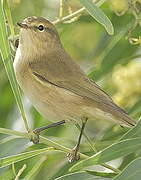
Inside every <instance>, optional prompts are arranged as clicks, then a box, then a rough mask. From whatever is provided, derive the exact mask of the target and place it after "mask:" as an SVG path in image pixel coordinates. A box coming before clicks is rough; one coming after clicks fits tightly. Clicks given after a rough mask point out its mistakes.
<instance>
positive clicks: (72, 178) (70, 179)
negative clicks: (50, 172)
mask: <svg viewBox="0 0 141 180" xmlns="http://www.w3.org/2000/svg"><path fill="white" fill-rule="evenodd" d="M77 179H81V180H110V179H109V178H100V177H96V176H94V175H91V174H88V173H87V172H85V171H81V172H77V173H70V174H67V175H64V176H61V177H59V178H56V179H55V180H77Z"/></svg>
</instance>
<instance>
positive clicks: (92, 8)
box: [80, 0, 114, 35]
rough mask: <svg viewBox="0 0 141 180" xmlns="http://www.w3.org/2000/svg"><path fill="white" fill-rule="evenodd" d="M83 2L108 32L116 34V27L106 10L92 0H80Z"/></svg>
mask: <svg viewBox="0 0 141 180" xmlns="http://www.w3.org/2000/svg"><path fill="white" fill-rule="evenodd" d="M80 2H81V4H83V6H84V7H85V8H86V10H87V11H88V13H89V14H90V15H91V16H92V17H93V18H94V19H95V20H96V21H97V22H99V23H100V24H101V25H102V26H104V28H105V29H106V31H107V32H108V34H110V35H113V34H114V28H113V25H112V23H111V21H110V20H109V18H108V17H107V16H106V15H105V14H104V12H103V11H102V10H101V9H100V8H98V7H97V6H96V5H95V4H94V3H93V2H92V1H91V0H80Z"/></svg>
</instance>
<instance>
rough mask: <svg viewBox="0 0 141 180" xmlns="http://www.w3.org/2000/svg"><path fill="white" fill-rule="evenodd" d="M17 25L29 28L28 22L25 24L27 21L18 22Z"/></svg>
mask: <svg viewBox="0 0 141 180" xmlns="http://www.w3.org/2000/svg"><path fill="white" fill-rule="evenodd" d="M17 25H18V26H20V28H24V29H27V28H28V26H27V24H25V23H20V22H17Z"/></svg>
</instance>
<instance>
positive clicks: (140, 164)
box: [113, 158, 141, 180]
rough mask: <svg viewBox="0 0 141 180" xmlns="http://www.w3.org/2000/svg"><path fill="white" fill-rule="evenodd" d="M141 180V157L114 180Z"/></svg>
mask: <svg viewBox="0 0 141 180" xmlns="http://www.w3.org/2000/svg"><path fill="white" fill-rule="evenodd" d="M121 179H124V180H133V179H134V180H140V179H141V158H138V159H135V160H134V161H132V162H131V163H130V164H129V165H128V166H127V167H126V168H125V169H124V170H123V171H122V172H121V174H119V175H118V176H116V177H115V178H114V179H113V180H121Z"/></svg>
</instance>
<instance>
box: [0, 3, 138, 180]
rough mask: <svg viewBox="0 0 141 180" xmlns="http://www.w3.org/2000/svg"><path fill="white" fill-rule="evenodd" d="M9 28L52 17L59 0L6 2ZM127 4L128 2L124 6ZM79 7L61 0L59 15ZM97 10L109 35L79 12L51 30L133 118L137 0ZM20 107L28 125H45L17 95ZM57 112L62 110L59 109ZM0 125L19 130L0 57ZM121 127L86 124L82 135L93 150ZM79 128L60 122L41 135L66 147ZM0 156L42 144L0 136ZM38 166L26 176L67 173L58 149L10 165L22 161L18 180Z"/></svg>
mask: <svg viewBox="0 0 141 180" xmlns="http://www.w3.org/2000/svg"><path fill="white" fill-rule="evenodd" d="M9 3H10V7H11V13H12V18H13V22H14V24H15V31H16V33H17V34H18V32H19V29H18V27H16V22H19V21H21V20H22V19H23V18H25V17H28V16H32V15H36V16H43V17H45V18H47V19H49V20H51V21H55V20H56V19H57V18H58V14H59V0H30V1H29V0H9ZM130 3H133V4H132V6H130V5H131V4H130ZM81 7H82V5H81V4H80V3H79V1H76V0H65V3H64V8H63V9H64V13H63V16H66V15H68V13H69V12H70V11H72V12H73V11H76V10H78V9H79V8H81ZM101 9H102V10H103V11H104V12H105V14H106V15H107V16H108V17H109V18H110V20H111V22H112V23H113V26H114V29H115V33H114V35H113V36H110V35H108V34H107V32H106V31H105V29H104V28H103V27H102V26H101V25H100V24H98V23H97V22H96V21H95V20H94V19H93V18H92V17H91V16H90V15H89V14H88V13H86V12H84V13H82V14H81V15H80V16H78V17H77V18H76V20H75V21H74V22H71V23H70V22H65V23H58V24H57V25H56V28H57V30H58V32H59V34H60V38H61V41H62V43H63V45H64V47H65V49H66V50H67V52H68V53H69V54H70V55H71V56H72V57H73V59H74V60H75V61H76V62H77V63H78V64H80V66H81V67H82V69H83V70H84V71H85V72H86V73H87V74H88V76H89V77H90V78H92V79H93V80H95V81H96V82H97V84H99V85H100V86H101V88H102V89H103V90H105V91H106V92H107V93H108V94H109V95H111V96H112V98H113V100H114V101H115V102H116V103H117V104H118V105H119V106H121V107H123V108H124V109H125V110H126V111H127V112H128V113H129V114H130V116H132V117H133V118H134V119H136V120H138V119H139V117H140V112H141V59H140V58H141V49H140V44H141V42H140V37H139V36H140V23H139V21H138V19H139V18H140V10H141V1H140V0H136V1H134V2H133V1H131V0H130V2H129V1H128V0H109V1H107V2H105V3H104V4H103V5H102V7H101ZM0 46H2V45H0ZM23 102H24V107H25V110H26V114H27V117H28V121H29V124H30V127H31V128H32V129H34V128H37V127H41V126H44V125H47V124H50V121H49V119H48V120H47V119H44V118H43V117H41V116H40V114H39V113H38V112H37V111H36V110H35V109H34V108H33V107H32V105H31V104H30V102H29V101H28V99H27V98H26V97H24V96H23ZM62 113H63V112H62ZM0 127H3V128H9V129H14V130H18V131H24V130H25V129H24V125H23V122H22V120H21V117H20V115H19V112H18V109H17V105H16V102H15V99H14V96H13V93H12V91H11V88H10V85H9V82H8V78H7V76H6V72H5V69H4V66H3V64H2V61H0ZM126 131H127V129H122V128H121V127H120V126H119V125H115V124H112V123H109V122H104V123H103V122H97V123H96V124H94V123H93V122H89V123H88V124H87V128H86V134H87V135H88V136H89V137H90V138H91V139H92V141H94V142H95V145H96V147H97V149H98V150H101V149H103V148H104V147H107V146H109V145H110V144H112V143H113V142H114V141H115V140H117V139H118V138H119V137H121V135H123V134H124V133H125V132H126ZM78 134H79V131H78V129H77V128H76V127H75V126H72V125H69V126H60V127H56V128H52V129H49V130H48V131H46V132H44V133H43V135H44V136H47V137H49V138H50V139H52V140H54V141H56V142H58V143H60V144H62V145H64V146H65V147H69V148H72V147H73V146H74V145H75V144H76V141H77V138H78ZM0 139H1V143H0V156H1V157H5V156H8V155H13V154H17V153H20V152H25V151H29V150H34V149H38V148H42V147H46V145H44V144H37V145H33V144H32V143H31V142H29V141H28V140H25V139H22V138H15V137H7V136H6V135H3V134H0ZM80 151H81V152H84V153H87V154H92V153H93V152H92V151H91V149H90V147H89V144H88V143H87V141H86V139H85V138H83V142H82V144H81V148H80ZM132 159H133V156H131V157H129V158H128V161H127V160H124V159H120V160H119V161H118V162H115V164H116V165H117V166H118V167H119V166H120V168H121V169H123V168H124V167H125V166H126V164H127V163H129V162H130V161H131V160H132ZM37 163H39V164H40V166H39V167H38V169H37V170H36V173H34V176H33V177H31V180H32V179H34V180H38V179H41V180H53V179H55V178H57V177H59V176H61V175H64V174H67V173H68V169H69V167H71V166H72V165H71V164H68V162H67V159H66V157H65V155H64V154H63V153H58V152H55V153H52V152H51V153H49V154H48V156H47V158H46V157H43V156H41V155H40V156H37V157H33V158H31V159H27V160H25V161H21V162H19V163H16V164H15V170H16V173H17V172H18V171H19V170H20V168H22V166H23V165H24V164H26V165H27V167H26V169H25V170H24V171H23V173H22V175H21V179H22V178H24V177H25V175H27V174H28V173H29V172H30V171H31V169H32V168H33V167H34V166H35V164H37ZM0 175H1V176H0V179H2V180H12V179H14V176H15V175H14V173H13V170H12V168H11V166H9V167H6V168H2V169H0Z"/></svg>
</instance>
